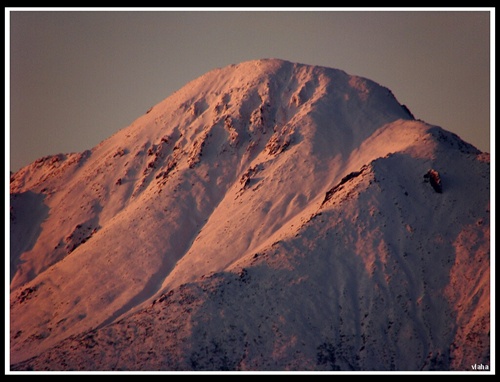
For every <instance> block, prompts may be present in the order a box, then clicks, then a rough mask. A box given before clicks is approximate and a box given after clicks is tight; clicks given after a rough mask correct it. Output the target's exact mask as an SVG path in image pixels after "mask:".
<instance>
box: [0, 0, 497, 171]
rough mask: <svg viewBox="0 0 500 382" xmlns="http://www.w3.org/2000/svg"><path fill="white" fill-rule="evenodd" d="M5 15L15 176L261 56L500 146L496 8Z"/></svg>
mask: <svg viewBox="0 0 500 382" xmlns="http://www.w3.org/2000/svg"><path fill="white" fill-rule="evenodd" d="M5 15H6V44H9V43H10V49H9V46H8V45H6V48H7V49H6V84H7V86H8V85H9V83H8V81H10V98H9V97H7V98H8V99H7V101H9V100H10V108H9V107H8V106H9V105H8V104H6V106H7V108H6V112H9V111H10V120H9V119H8V120H7V121H6V122H7V125H6V127H7V126H8V124H10V130H6V133H9V131H10V135H8V136H7V138H8V139H6V146H7V147H6V150H7V152H8V150H9V149H10V169H11V170H13V171H17V170H18V169H19V168H20V167H22V166H25V165H27V164H29V163H31V162H33V161H34V160H36V159H37V158H39V157H42V156H45V155H50V154H58V153H68V152H80V151H83V150H86V149H91V148H92V147H94V146H95V145H97V144H98V143H99V142H101V141H102V140H104V139H106V138H108V137H109V136H111V135H112V134H114V133H116V132H117V131H118V130H120V129H122V128H124V127H126V126H128V125H130V124H131V123H132V122H133V121H134V120H135V119H137V118H138V117H140V116H141V115H142V114H144V113H145V112H146V111H147V110H148V109H149V108H150V107H151V106H153V105H155V104H157V103H158V102H160V101H161V100H163V99H165V98H166V97H168V96H169V95H170V94H172V93H173V92H175V91H176V90H178V89H179V88H181V87H182V86H183V85H185V84H186V83H187V82H189V81H191V80H193V79H195V78H197V77H199V76H200V75H202V74H204V73H206V72H208V71H210V70H212V69H215V68H219V67H224V66H227V65H230V64H236V63H239V62H242V61H247V60H253V59H260V58H281V59H285V60H289V61H294V62H299V63H304V64H312V65H321V66H327V67H332V68H338V69H342V70H344V71H346V72H347V73H349V74H355V75H360V76H363V77H367V78H369V79H371V80H373V81H375V82H377V83H379V84H381V85H383V86H386V87H388V88H389V89H391V90H392V92H393V93H394V95H395V96H396V98H397V99H398V100H399V101H400V103H402V104H406V105H407V106H408V107H409V109H410V110H411V112H412V113H413V114H414V115H415V117H416V118H419V119H422V120H424V121H426V122H428V123H431V124H435V125H438V126H441V127H443V128H445V129H446V130H450V131H453V132H454V133H456V134H458V135H459V136H460V137H462V138H463V139H464V140H466V141H467V142H469V143H472V144H473V145H475V146H476V147H478V148H479V149H481V150H483V151H488V152H490V151H491V150H490V133H493V132H492V131H490V84H491V80H492V79H494V77H492V75H493V74H494V73H490V68H491V67H490V64H491V62H490V36H494V31H493V29H492V28H493V27H494V25H493V24H491V22H492V19H493V20H494V17H492V16H494V8H478V9H475V8H468V9H465V10H457V9H453V8H449V9H446V8H445V9H441V10H434V9H432V10H430V9H427V10H425V9H424V10H406V9H397V10H395V9H391V10H380V9H379V10H376V11H375V10H363V11H345V10H341V9H338V8H324V9H323V8H321V9H313V8H311V9H308V10H307V9H303V8H297V9H288V10H286V11H282V10H277V9H265V8H261V9H259V10H258V11H255V10H244V9H224V10H222V9H211V10H208V9H207V10H202V9H198V10H195V11H193V10H187V9H183V10H179V9H177V10H174V9H170V8H163V9H154V10H151V9H149V10H146V9H143V10H130V9H129V10H123V9H122V10H120V9H119V8H117V9H113V8H110V9H108V11H102V10H100V9H95V10H94V9H80V10H78V11H69V9H57V8H41V9H31V10H28V11H26V10H21V9H17V8H10V9H9V8H6V11H5ZM9 24H10V25H9ZM492 31H493V34H492ZM9 65H10V68H9ZM9 69H10V70H9ZM8 95H9V88H8V87H7V88H6V96H8ZM8 116H9V115H8ZM9 141H10V145H9ZM7 160H8V158H7Z"/></svg>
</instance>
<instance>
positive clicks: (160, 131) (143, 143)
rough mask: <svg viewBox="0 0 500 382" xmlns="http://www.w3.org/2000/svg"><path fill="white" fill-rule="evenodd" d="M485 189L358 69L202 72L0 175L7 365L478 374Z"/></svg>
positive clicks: (484, 179) (484, 166)
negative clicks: (114, 123) (103, 128)
mask: <svg viewBox="0 0 500 382" xmlns="http://www.w3.org/2000/svg"><path fill="white" fill-rule="evenodd" d="M489 184H490V159H489V154H488V153H484V152H480V151H479V150H478V149H476V148H475V147H473V146H472V145H470V144H468V143H466V142H464V141H463V140H461V139H460V138H459V137H458V136H456V135H455V134H452V133H450V132H448V131H446V130H444V129H442V128H440V127H437V126H433V125H430V124H427V123H425V122H423V121H421V120H416V119H415V118H414V117H413V115H412V114H411V113H410V111H409V110H408V108H407V107H406V106H404V105H401V104H399V102H398V101H397V100H396V98H395V97H394V95H393V94H392V93H391V91H390V90H388V89H387V88H385V87H383V86H380V85H378V84H377V83H375V82H373V81H370V80H368V79H365V78H361V77H357V76H353V75H349V74H347V73H345V72H343V71H341V70H336V69H331V68H325V67H318V66H310V65H304V64H297V63H291V62H288V61H283V60H277V59H268V60H257V61H249V62H244V63H241V64H239V65H230V66H228V67H225V68H221V69H216V70H213V71H211V72H209V73H207V74H205V75H203V76H201V77H200V78H198V79H196V80H194V81H192V82H190V83H188V84H187V85H186V86H184V87H183V88H182V89H180V90H178V91H177V92H175V93H174V94H172V95H171V96H170V97H168V98H166V99H165V100H164V101H162V102H160V103H159V104H158V105H155V106H153V107H152V108H151V109H150V110H148V111H147V112H146V113H145V114H144V115H143V116H141V117H140V118H138V119H137V120H136V121H135V122H133V123H132V124H131V125H130V126H128V127H126V128H124V129H123V130H121V131H119V132H117V133H116V134H115V135H113V136H111V137H110V138H109V139H107V140H105V141H103V142H101V143H100V144H99V145H98V146H96V147H94V148H93V149H91V150H87V151H85V152H82V153H73V154H59V155H54V156H50V157H45V158H41V159H39V160H37V161H36V162H34V163H32V164H30V165H29V166H26V167H24V168H22V169H21V170H19V171H18V172H16V173H15V174H13V175H12V177H11V186H10V188H11V211H10V216H11V218H10V224H11V227H10V232H11V235H10V257H11V258H10V264H11V266H10V273H11V293H10V364H11V368H12V370H278V371H280V370H304V371H307V370H471V365H474V364H481V365H486V366H487V367H488V368H489V367H490V366H489V365H490V338H489V330H490V289H489V288H490V237H489V235H490V221H489V217H490V211H489V208H490V189H489Z"/></svg>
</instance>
